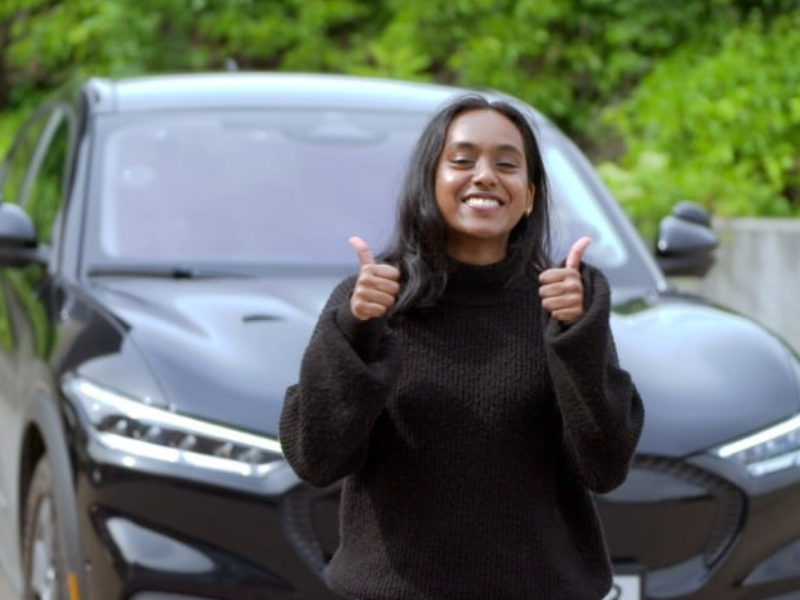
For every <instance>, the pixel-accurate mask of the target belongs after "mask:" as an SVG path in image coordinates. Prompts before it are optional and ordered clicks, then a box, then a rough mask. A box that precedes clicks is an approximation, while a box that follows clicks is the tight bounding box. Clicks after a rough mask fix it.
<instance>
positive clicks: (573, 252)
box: [539, 237, 592, 323]
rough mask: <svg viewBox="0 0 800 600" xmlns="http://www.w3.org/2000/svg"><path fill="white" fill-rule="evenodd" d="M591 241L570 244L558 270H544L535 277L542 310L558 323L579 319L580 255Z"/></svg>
mask: <svg viewBox="0 0 800 600" xmlns="http://www.w3.org/2000/svg"><path fill="white" fill-rule="evenodd" d="M591 243H592V240H591V239H590V238H588V237H582V238H580V239H579V240H578V241H577V242H575V243H574V244H573V245H572V248H571V249H570V251H569V254H568V255H567V262H566V265H565V266H564V267H562V268H554V269H547V270H546V271H543V272H542V273H541V274H540V275H539V296H540V297H541V299H542V308H544V309H545V310H546V311H547V312H549V313H550V316H551V317H552V318H553V319H555V320H557V321H561V322H562V323H571V322H573V321H576V320H578V319H579V318H580V317H581V316H583V281H582V280H581V274H580V266H581V261H582V260H583V254H584V252H586V248H588V247H589V244H591Z"/></svg>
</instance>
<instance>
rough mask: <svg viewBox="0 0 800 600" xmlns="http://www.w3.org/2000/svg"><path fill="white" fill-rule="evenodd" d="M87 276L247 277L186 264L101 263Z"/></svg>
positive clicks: (234, 272) (237, 273) (90, 268)
mask: <svg viewBox="0 0 800 600" xmlns="http://www.w3.org/2000/svg"><path fill="white" fill-rule="evenodd" d="M87 275H88V276H89V277H161V278H164V279H213V278H226V277H235V278H239V277H249V275H247V274H244V273H239V272H236V271H228V270H225V269H211V268H207V267H190V266H186V265H163V266H162V265H135V264H127V265H126V264H122V265H107V266H106V265H103V266H94V267H89V270H88V271H87Z"/></svg>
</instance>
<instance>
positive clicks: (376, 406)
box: [279, 277, 400, 487]
mask: <svg viewBox="0 0 800 600" xmlns="http://www.w3.org/2000/svg"><path fill="white" fill-rule="evenodd" d="M354 283H355V277H351V278H348V279H346V280H345V281H343V282H342V283H341V284H339V286H338V287H337V288H336V289H335V290H334V291H333V293H332V294H331V296H330V298H329V299H328V302H327V304H326V306H325V308H324V309H323V311H322V313H321V314H320V317H319V320H318V322H317V325H316V328H315V330H314V333H313V334H312V336H311V340H310V341H309V344H308V347H307V348H306V351H305V354H304V355H303V360H302V362H301V366H300V376H299V379H298V382H297V383H296V384H294V385H291V386H289V387H288V388H287V390H286V396H285V399H284V405H283V409H282V411H281V418H280V430H279V438H280V441H281V446H282V447H283V452H284V455H285V457H286V460H287V461H288V462H289V464H290V465H291V466H292V468H293V469H294V470H295V472H296V473H297V474H298V475H299V476H300V477H301V478H302V479H303V480H305V481H307V482H308V483H311V484H312V485H316V486H319V487H322V486H325V485H329V484H331V483H333V482H335V481H336V480H338V479H340V478H341V477H344V476H345V475H348V474H350V473H353V472H355V471H357V470H358V469H359V468H360V467H361V466H362V465H363V463H364V460H365V456H366V451H367V445H368V441H369V436H370V434H371V432H372V428H373V426H374V424H375V422H376V420H377V419H378V415H379V414H380V413H381V411H382V409H383V407H384V405H385V403H386V399H387V397H388V396H389V394H390V393H391V392H392V390H393V389H394V384H395V382H396V378H397V375H398V372H399V361H400V357H399V348H398V347H397V344H396V342H395V338H394V336H393V334H392V332H391V330H390V328H389V326H388V323H387V320H386V319H385V318H383V319H370V320H368V321H359V320H358V319H356V318H355V317H353V315H352V314H351V312H350V295H351V294H352V291H353V286H354Z"/></svg>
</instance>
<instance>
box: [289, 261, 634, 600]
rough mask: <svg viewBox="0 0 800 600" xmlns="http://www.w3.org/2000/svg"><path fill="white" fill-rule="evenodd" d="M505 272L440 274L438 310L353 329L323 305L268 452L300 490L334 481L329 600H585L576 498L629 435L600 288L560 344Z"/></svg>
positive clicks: (346, 313) (334, 299) (594, 279)
mask: <svg viewBox="0 0 800 600" xmlns="http://www.w3.org/2000/svg"><path fill="white" fill-rule="evenodd" d="M510 269H511V265H510V262H509V261H504V262H502V263H499V264H496V265H490V266H472V265H465V264H460V263H454V264H453V265H452V266H451V273H450V279H449V283H448V287H447V290H446V293H445V295H444V297H443V298H442V300H441V301H440V302H439V303H438V304H437V305H436V306H435V307H434V308H432V309H428V310H425V311H413V312H411V313H409V314H407V315H405V316H403V317H402V318H396V319H393V320H392V321H391V322H389V321H387V320H386V319H373V320H370V321H366V322H360V321H358V320H356V319H355V318H354V317H353V316H352V315H351V313H350V305H349V297H350V294H351V293H352V290H353V286H354V281H355V278H349V279H347V280H345V281H344V282H342V283H341V284H340V285H339V286H338V287H337V289H336V290H335V291H334V292H333V294H332V295H331V297H330V299H329V301H328V304H327V306H326V308H325V309H324V311H323V313H322V315H321V316H320V319H319V322H318V324H317V327H316V329H315V332H314V334H313V336H312V339H311V341H310V343H309V346H308V349H307V351H306V354H305V357H304V359H303V362H302V367H301V372H300V379H299V382H298V383H297V384H296V385H294V386H291V387H290V388H289V389H288V390H287V394H286V402H285V405H284V409H283V413H282V415H281V427H280V438H281V443H282V444H283V449H284V452H285V455H286V458H287V460H288V461H289V463H290V464H291V465H292V467H293V468H294V469H295V470H296V472H297V473H298V474H299V475H300V477H302V478H303V479H305V480H306V481H308V482H310V483H311V484H313V485H317V486H324V485H328V484H330V483H333V482H335V481H336V480H338V479H339V478H345V479H344V486H343V491H342V500H341V502H342V504H341V525H340V531H341V543H340V547H339V549H338V550H337V552H336V554H335V556H334V558H333V560H332V561H331V564H330V569H329V578H330V584H331V586H332V588H333V589H335V590H337V591H339V592H341V593H343V594H345V595H348V596H351V597H357V598H361V599H364V600H442V599H445V598H453V599H458V600H495V599H497V600H600V599H601V598H602V597H603V596H604V594H605V593H606V591H607V590H608V588H609V587H610V577H611V572H610V566H609V560H608V554H607V551H606V548H605V543H604V538H603V533H602V529H601V526H600V523H599V521H598V518H597V514H596V511H595V507H594V503H593V500H592V492H604V491H609V490H611V489H613V488H615V487H616V486H618V485H619V484H620V483H621V482H622V481H623V480H624V478H625V476H626V474H627V472H628V467H629V464H630V460H631V457H632V455H633V452H634V449H635V446H636V443H637V441H638V438H639V434H640V431H641V427H642V422H643V409H642V404H641V400H640V398H639V395H638V393H637V391H636V389H635V387H634V385H633V384H632V382H631V379H630V377H629V375H628V374H627V373H626V372H625V371H624V370H622V369H620V367H619V366H618V364H617V358H616V352H615V350H614V344H613V340H612V337H611V332H610V329H609V324H608V317H609V289H608V284H607V281H606V279H605V278H604V276H603V275H602V274H601V273H600V272H599V271H597V270H596V269H593V268H591V267H588V266H586V265H584V266H583V267H582V274H583V281H584V286H585V293H584V296H585V308H586V311H585V314H584V315H583V316H582V317H581V318H580V319H579V320H578V321H577V322H575V323H573V324H571V325H569V326H564V325H562V324H561V323H558V322H556V321H552V320H550V319H549V318H548V317H547V315H546V314H545V313H544V312H543V309H542V308H541V303H540V300H539V296H538V282H537V280H536V278H535V277H530V278H527V279H524V280H522V281H518V282H517V283H516V284H514V285H511V286H509V285H508V282H509V274H510Z"/></svg>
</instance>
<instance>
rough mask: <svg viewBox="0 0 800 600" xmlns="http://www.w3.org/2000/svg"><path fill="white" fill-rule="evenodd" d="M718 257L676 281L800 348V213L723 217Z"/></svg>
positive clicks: (718, 228) (718, 225)
mask: <svg viewBox="0 0 800 600" xmlns="http://www.w3.org/2000/svg"><path fill="white" fill-rule="evenodd" d="M714 229H715V230H716V232H717V234H718V235H719V237H720V247H719V249H718V251H717V261H716V263H715V264H714V266H713V267H712V268H711V271H709V273H708V274H707V275H706V276H705V277H704V278H703V279H700V280H694V281H684V280H681V281H676V283H677V285H678V286H679V287H683V288H687V287H690V288H691V289H693V290H695V291H697V292H699V293H700V294H702V295H704V296H706V297H708V298H710V299H711V300H713V301H715V302H718V303H719V304H722V305H725V306H727V307H729V308H732V309H734V310H736V311H738V312H741V313H743V314H745V315H748V316H751V317H753V318H755V319H756V320H758V321H760V322H761V323H763V324H764V325H766V326H767V327H768V328H770V329H772V330H773V331H775V332H778V333H779V334H780V335H781V337H783V338H784V339H785V340H786V341H787V342H789V344H791V345H792V346H793V347H794V349H795V350H796V351H797V352H798V353H800V219H717V220H715V222H714Z"/></svg>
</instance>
